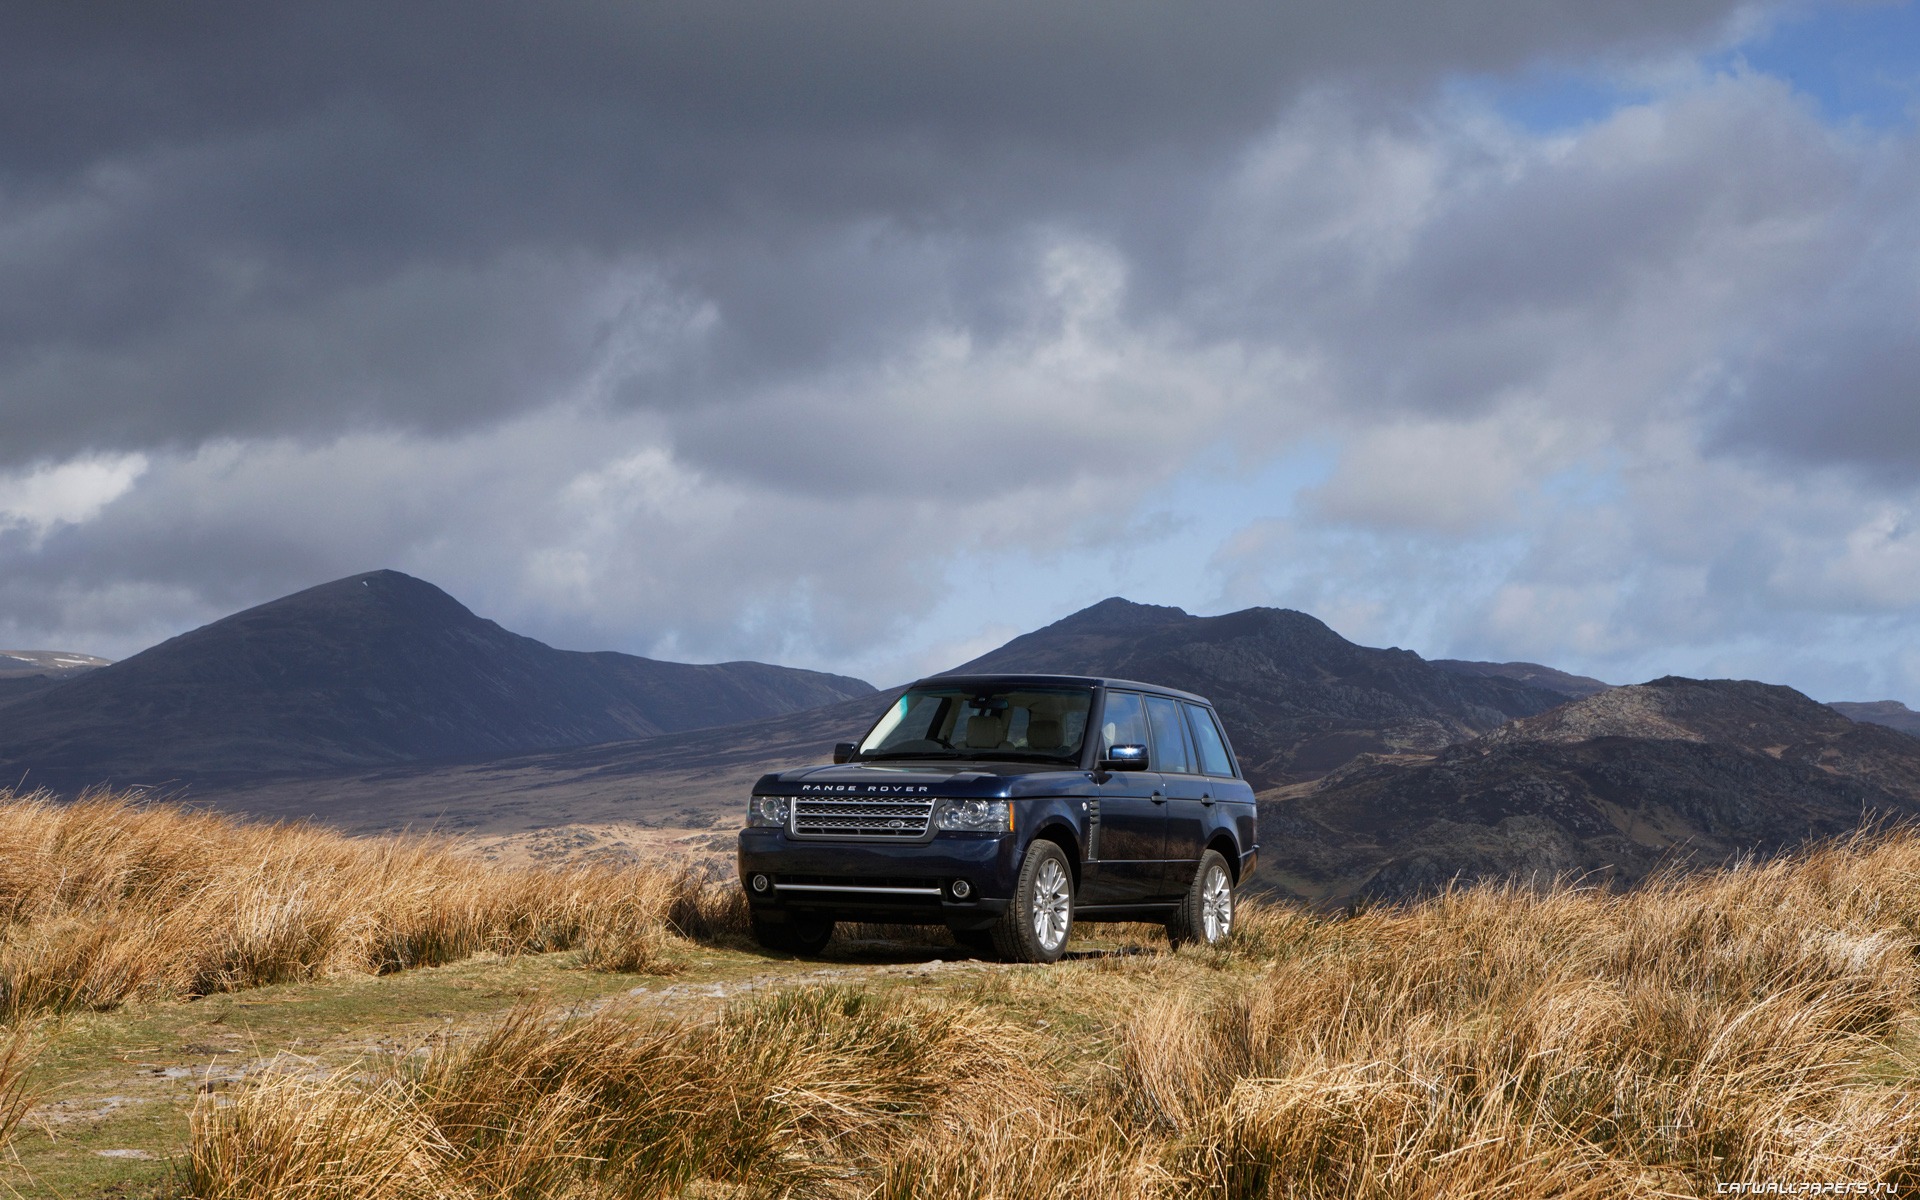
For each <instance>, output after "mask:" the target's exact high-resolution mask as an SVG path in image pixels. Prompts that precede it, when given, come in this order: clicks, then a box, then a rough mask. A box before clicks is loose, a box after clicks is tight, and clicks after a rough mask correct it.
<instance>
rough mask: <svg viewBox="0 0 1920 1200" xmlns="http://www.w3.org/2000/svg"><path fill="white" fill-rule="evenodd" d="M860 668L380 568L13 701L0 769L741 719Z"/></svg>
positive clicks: (111, 766) (583, 733) (827, 695)
mask: <svg viewBox="0 0 1920 1200" xmlns="http://www.w3.org/2000/svg"><path fill="white" fill-rule="evenodd" d="M872 690H873V689H872V687H871V686H870V685H868V684H866V683H863V682H861V681H860V680H857V679H849V678H846V677H844V676H837V675H827V674H822V673H820V672H815V671H801V670H795V669H792V668H787V667H775V666H768V665H766V664H764V663H754V662H735V663H719V664H714V665H710V666H695V665H689V664H685V663H669V662H657V661H654V660H652V659H646V658H637V657H634V656H632V655H626V654H614V653H581V652H575V651H567V650H556V649H554V648H552V647H550V646H547V645H545V644H543V643H541V642H537V641H535V640H533V639H532V638H527V637H522V636H520V635H518V634H514V633H510V632H508V631H507V630H505V629H502V628H501V627H500V626H498V625H496V624H495V623H493V622H492V621H488V620H484V619H482V618H480V617H477V616H475V615H474V614H473V613H472V612H470V611H468V610H467V608H466V607H465V606H463V605H462V604H460V602H459V601H457V600H455V599H454V598H453V597H451V596H449V595H447V594H446V593H445V592H443V591H441V590H440V589H439V588H436V587H434V586H433V585H432V584H429V583H425V582H423V581H421V580H418V579H414V578H412V577H410V576H407V575H403V574H400V573H399V572H397V571H375V572H372V573H370V574H366V575H355V576H352V577H350V578H347V579H341V580H336V581H334V582H332V583H328V584H322V585H321V586H319V587H315V588H309V589H308V590H306V591H303V592H299V593H297V594H295V595H292V596H287V597H284V598H282V599H280V600H275V601H272V602H270V603H267V604H263V605H260V606H259V607H257V608H251V609H248V610H246V611H245V612H241V613H237V614H235V615H233V616H231V617H227V618H225V619H223V620H220V621H216V622H214V623H213V624H211V625H207V626H205V627H203V628H200V629H196V630H193V631H192V632H190V633H185V634H182V635H180V636H179V637H176V638H173V639H171V640H169V641H167V642H164V643H162V644H161V645H158V646H155V647H153V648H152V649H150V650H147V651H144V652H142V653H140V654H137V655H134V656H133V657H132V658H129V659H126V660H125V661H123V662H119V663H115V664H113V665H112V666H106V667H102V668H100V669H98V670H95V671H90V672H88V673H86V674H84V675H81V676H79V677H77V678H74V679H71V680H68V681H65V682H62V683H59V684H58V685H57V686H54V687H52V688H49V689H47V690H46V691H44V692H41V693H40V694H38V695H35V696H30V697H27V698H25V699H23V700H20V701H18V702H16V703H14V704H11V705H9V706H8V709H7V720H6V722H5V723H4V725H3V726H0V769H3V770H4V772H5V774H6V775H8V776H9V777H11V778H16V779H17V778H19V777H21V776H22V775H26V776H27V777H28V778H29V779H30V780H31V781H32V782H34V783H36V784H41V785H49V786H55V787H66V788H77V787H82V786H86V785H89V784H94V783H98V782H101V781H103V780H107V779H111V780H113V781H114V782H116V783H119V784H136V783H162V782H169V781H181V780H193V781H206V782H213V783H218V782H219V781H222V780H231V779H238V778H247V777H258V776H261V775H269V774H280V773H286V774H291V773H302V772H315V771H326V770H330V769H339V768H343V767H353V766H362V767H364V766H373V765H386V764H396V763H405V762H414V761H423V760H448V759H459V758H479V757H491V756H497V755H503V754H513V753H518V752H525V751H529V750H537V749H545V748H551V747H557V746H570V745H583V744H588V743H597V742H607V741H612V740H615V739H624V738H634V737H643V736H647V735H651V734H659V733H665V732H673V731H681V730H688V729H696V728H700V727H703V726H713V725H724V724H729V723H737V722H741V721H750V720H753V719H756V718H760V717H766V716H770V715H774V714H778V713H783V712H791V711H794V710H797V709H805V708H811V707H814V706H817V705H820V704H826V703H832V702H834V701H838V700H844V699H847V698H849V697H852V696H858V695H864V694H869V693H871V692H872Z"/></svg>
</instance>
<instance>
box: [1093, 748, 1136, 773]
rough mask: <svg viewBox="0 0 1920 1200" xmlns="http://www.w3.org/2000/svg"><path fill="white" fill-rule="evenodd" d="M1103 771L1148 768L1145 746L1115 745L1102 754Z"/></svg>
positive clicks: (1101, 765)
mask: <svg viewBox="0 0 1920 1200" xmlns="http://www.w3.org/2000/svg"><path fill="white" fill-rule="evenodd" d="M1100 769H1101V770H1103V771H1144V770H1146V769H1147V748H1146V747H1145V746H1114V747H1112V748H1111V749H1109V750H1108V751H1107V752H1106V753H1105V754H1103V755H1101V756H1100Z"/></svg>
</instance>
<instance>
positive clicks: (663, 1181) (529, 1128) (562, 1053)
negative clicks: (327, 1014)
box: [186, 988, 1046, 1200]
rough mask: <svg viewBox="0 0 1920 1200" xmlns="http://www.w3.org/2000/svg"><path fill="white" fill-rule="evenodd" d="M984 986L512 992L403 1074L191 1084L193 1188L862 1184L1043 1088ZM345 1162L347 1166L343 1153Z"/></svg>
mask: <svg viewBox="0 0 1920 1200" xmlns="http://www.w3.org/2000/svg"><path fill="white" fill-rule="evenodd" d="M1025 1040H1028V1039H1027V1035H1025V1034H1023V1033H1022V1032H1021V1031H1019V1030H1017V1029H1015V1028H1013V1027H1012V1026H1009V1025H1006V1024H1004V1023H1003V1022H1000V1021H998V1020H996V1019H995V1018H994V1017H993V1016H992V1015H991V1014H989V1013H987V1012H986V1011H985V1010H983V1009H980V1008H978V1007H970V1008H967V1007H959V1006H954V1005H939V1004H932V1005H929V1004H920V1003H915V1002H913V1001H910V1000H908V999H905V998H902V997H899V996H878V995H874V994H871V993H867V992H863V991H858V990H848V989H831V988H828V989H808V990H802V991H796V992H789V993H783V994H779V995H775V996H772V997H770V998H767V999H764V1000H760V1001H756V1002H749V1003H745V1004H741V1005H737V1006H735V1007H734V1008H732V1009H730V1010H728V1012H727V1013H726V1015H725V1016H724V1017H722V1018H721V1019H720V1020H718V1021H711V1022H695V1021H680V1022H674V1023H668V1024H661V1025H644V1024H639V1023H636V1022H634V1021H632V1020H630V1019H628V1018H627V1017H625V1016H623V1015H621V1014H619V1013H617V1012H603V1013H601V1014H598V1015H595V1016H590V1017H584V1018H572V1019H565V1020H559V1021H555V1020H553V1019H551V1018H550V1017H549V1016H548V1015H547V1014H545V1013H543V1012H541V1011H540V1010H538V1009H536V1008H523V1009H520V1010H518V1011H516V1012H515V1013H513V1014H512V1015H510V1016H509V1017H508V1018H506V1020H504V1021H503V1022H502V1023H501V1024H499V1025H498V1026H497V1027H496V1028H495V1029H494V1030H493V1031H492V1032H491V1033H490V1034H489V1035H488V1036H487V1037H485V1038H484V1039H482V1040H480V1041H479V1042H477V1043H475V1044H471V1045H467V1046H464V1047H461V1048H459V1049H456V1050H443V1051H441V1052H439V1053H437V1054H435V1055H434V1056H433V1057H432V1058H431V1059H429V1060H428V1062H427V1063H426V1065H425V1066H424V1067H423V1068H420V1069H418V1070H417V1071H416V1072H412V1073H401V1072H398V1071H394V1072H389V1073H387V1074H385V1075H384V1076H383V1077H381V1078H379V1079H378V1080H377V1081H372V1082H368V1081H364V1080H363V1081H362V1082H360V1083H358V1084H356V1085H348V1084H346V1083H344V1082H342V1081H340V1080H338V1079H324V1080H319V1081H314V1080H310V1079H305V1078H301V1077H298V1076H290V1077H287V1078H285V1079H283V1080H281V1081H279V1082H277V1083H275V1084H273V1085H271V1086H267V1087H260V1088H254V1089H251V1090H249V1091H247V1092H245V1093H243V1094H242V1095H241V1096H240V1097H239V1098H238V1100H237V1102H236V1103H233V1104H231V1105H229V1106H220V1105H216V1104H213V1103H208V1104H204V1105H202V1106H201V1107H200V1108H199V1109H198V1110H197V1112H196V1114H195V1121H194V1147H193V1153H192V1157H191V1159H190V1161H189V1163H188V1164H187V1167H186V1174H187V1178H188V1182H189V1186H190V1188H191V1191H192V1194H193V1195H195V1196H201V1197H208V1198H212V1197H222V1198H225V1197H233V1198H236V1200H237V1198H238V1197H260V1196H274V1197H308V1196H312V1197H319V1196H328V1197H343V1196H367V1197H373V1196H385V1197H421V1198H423V1200H424V1198H426V1197H457V1196H473V1197H482V1196H487V1197H491V1196H542V1197H547V1196H634V1197H639V1196H667V1195H678V1194H681V1193H682V1192H683V1191H684V1190H685V1189H686V1188H687V1187H688V1186H689V1185H691V1184H693V1183H695V1182H696V1181H711V1182H715V1183H719V1184H724V1185H735V1186H738V1187H745V1188H751V1189H752V1190H754V1191H756V1192H758V1191H766V1192H774V1193H782V1194H798V1195H810V1196H841V1195H847V1196H852V1195H858V1194H861V1193H863V1192H864V1191H866V1190H868V1189H867V1188H866V1187H865V1186H864V1185H863V1183H862V1179H863V1176H864V1168H865V1167H867V1166H869V1165H870V1164H872V1163H874V1162H876V1161H879V1160H880V1159H882V1158H883V1157H884V1156H885V1155H886V1154H887V1153H888V1152H889V1151H890V1150H891V1149H893V1148H895V1147H897V1146H898V1145H899V1144H901V1143H902V1142H903V1141H904V1140H906V1139H908V1138H909V1137H910V1136H911V1135H912V1134H913V1133H914V1131H916V1130H918V1129H921V1128H923V1127H926V1126H928V1125H929V1124H938V1123H940V1122H942V1121H944V1120H948V1119H950V1118H953V1119H959V1120H965V1119H968V1118H970V1117H971V1115H972V1114H974V1113H977V1112H978V1111H980V1110H981V1109H983V1108H985V1107H987V1106H989V1105H991V1104H992V1103H993V1101H994V1098H995V1097H996V1096H1007V1095H1015V1096H1017V1095H1023V1094H1036V1093H1044V1091H1045V1090H1046V1088H1045V1084H1044V1082H1043V1081H1042V1080H1041V1079H1040V1078H1039V1077H1038V1076H1037V1075H1035V1074H1034V1073H1033V1072H1032V1071H1031V1070H1030V1069H1029V1068H1028V1066H1027V1065H1026V1057H1027V1056H1026V1055H1024V1054H1022V1053H1021V1046H1022V1044H1023V1041H1025ZM343 1168H344V1170H343Z"/></svg>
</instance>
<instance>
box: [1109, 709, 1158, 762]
mask: <svg viewBox="0 0 1920 1200" xmlns="http://www.w3.org/2000/svg"><path fill="white" fill-rule="evenodd" d="M1100 719H1101V721H1102V722H1103V724H1102V725H1101V726H1100V749H1101V752H1102V753H1104V752H1106V751H1108V750H1111V749H1113V748H1114V747H1115V746H1148V750H1147V753H1148V754H1152V753H1153V749H1152V747H1151V746H1150V745H1149V743H1148V741H1147V713H1146V710H1145V709H1143V708H1141V707H1140V697H1139V695H1138V694H1137V693H1134V692H1108V693H1107V711H1106V715H1105V716H1103V717H1101V718H1100ZM1147 765H1148V766H1150V767H1151V766H1153V765H1154V764H1153V763H1151V762H1149V763H1148V764H1147Z"/></svg>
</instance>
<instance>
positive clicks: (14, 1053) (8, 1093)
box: [0, 1027, 36, 1146]
mask: <svg viewBox="0 0 1920 1200" xmlns="http://www.w3.org/2000/svg"><path fill="white" fill-rule="evenodd" d="M30 1038H31V1031H30V1030H28V1029H26V1028H25V1027H21V1028H16V1029H14V1030H13V1031H12V1032H10V1033H8V1034H7V1035H6V1045H5V1047H3V1048H0V1146H4V1145H6V1142H7V1139H8V1138H10V1137H12V1136H13V1131H14V1128H15V1127H16V1126H18V1125H19V1124H20V1121H21V1119H22V1118H23V1117H25V1116H26V1115H27V1110H28V1109H30V1108H32V1107H33V1103H34V1091H33V1088H32V1087H31V1086H30V1084H29V1072H30V1071H31V1070H32V1068H33V1064H34V1059H35V1058H36V1055H35V1053H34V1049H33V1045H32V1042H31V1041H30Z"/></svg>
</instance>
